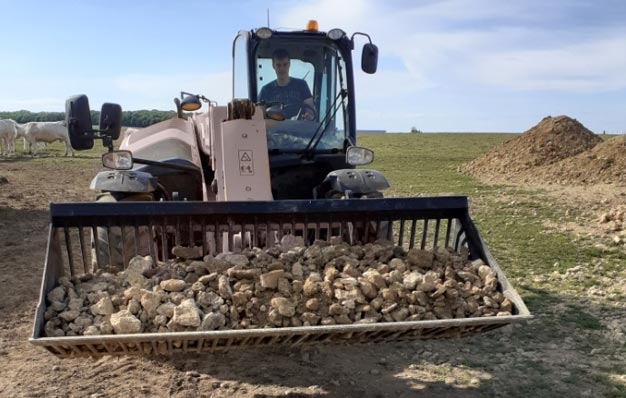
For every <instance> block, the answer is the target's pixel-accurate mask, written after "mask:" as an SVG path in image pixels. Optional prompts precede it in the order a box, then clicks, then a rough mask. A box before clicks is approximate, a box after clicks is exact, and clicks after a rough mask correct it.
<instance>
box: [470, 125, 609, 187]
mask: <svg viewBox="0 0 626 398" xmlns="http://www.w3.org/2000/svg"><path fill="white" fill-rule="evenodd" d="M600 142H602V139H601V138H600V137H598V136H597V135H595V134H594V133H593V132H592V131H590V130H588V129H587V128H586V127H585V126H583V125H582V124H581V123H579V122H578V121H577V120H575V119H572V118H570V117H568V116H557V117H551V116H547V117H545V118H543V120H541V122H539V123H538V124H537V125H536V126H534V127H533V128H531V129H530V130H528V131H525V132H524V133H523V134H521V135H519V136H517V137H515V138H513V139H511V140H509V141H506V142H504V143H503V144H501V145H499V146H498V147H496V148H495V149H493V150H492V151H490V152H488V153H486V154H484V155H483V156H481V157H479V158H476V159H474V160H472V161H470V162H468V163H466V164H464V165H463V166H462V167H461V171H463V172H464V173H467V174H470V175H473V176H475V177H479V178H484V179H487V180H505V181H506V180H508V181H520V180H522V181H523V180H525V179H526V177H528V176H533V175H534V172H535V170H536V169H537V168H539V167H542V166H544V167H545V166H548V165H552V164H555V163H558V162H560V161H561V160H563V159H567V158H570V157H572V156H575V155H578V154H580V153H582V152H585V151H587V150H589V149H591V148H593V147H595V146H596V145H597V144H598V143H600Z"/></svg>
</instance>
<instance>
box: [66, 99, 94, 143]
mask: <svg viewBox="0 0 626 398" xmlns="http://www.w3.org/2000/svg"><path fill="white" fill-rule="evenodd" d="M65 123H66V124H67V132H68V134H69V136H70V143H71V144H72V148H74V149H76V150H77V151H80V150H84V149H91V148H93V137H94V131H93V126H92V124H91V111H90V110H89V100H88V99H87V96H86V95H84V94H80V95H75V96H73V97H70V98H68V99H67V101H65Z"/></svg>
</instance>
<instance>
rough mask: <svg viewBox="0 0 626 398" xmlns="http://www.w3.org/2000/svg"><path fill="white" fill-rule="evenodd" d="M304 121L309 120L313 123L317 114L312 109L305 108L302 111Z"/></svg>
mask: <svg viewBox="0 0 626 398" xmlns="http://www.w3.org/2000/svg"><path fill="white" fill-rule="evenodd" d="M302 120H307V121H309V122H312V121H313V120H315V112H313V110H312V109H310V108H308V107H305V108H304V109H303V110H302Z"/></svg>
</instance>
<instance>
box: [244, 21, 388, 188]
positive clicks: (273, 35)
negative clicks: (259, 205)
mask: <svg viewBox="0 0 626 398" xmlns="http://www.w3.org/2000/svg"><path fill="white" fill-rule="evenodd" d="M355 35H363V36H365V37H367V39H368V40H369V36H367V35H365V34H362V33H355V34H353V35H352V37H349V36H347V34H346V33H345V32H344V31H343V30H341V29H332V30H330V31H328V32H321V31H319V30H318V29H317V23H316V22H315V21H309V23H308V24H307V26H306V29H304V30H301V31H278V30H272V29H270V28H266V27H263V28H259V29H256V30H252V31H241V32H239V34H238V35H237V36H236V38H235V41H234V46H233V57H234V60H233V61H234V62H233V98H248V99H250V100H251V101H252V102H254V103H256V104H260V105H262V106H263V109H264V110H265V112H264V117H265V124H266V131H267V144H268V150H269V155H270V172H271V175H272V191H273V194H274V197H275V198H284V199H287V198H292V199H296V198H309V197H310V195H311V188H312V187H315V186H318V185H319V184H321V183H322V181H323V180H324V178H325V177H326V176H327V174H328V173H329V172H331V171H333V170H338V169H349V168H353V167H354V166H350V165H348V164H347V163H346V150H347V148H348V147H350V146H355V145H356V118H355V95H354V76H353V64H352V50H353V48H354V36H355ZM277 53H280V54H283V55H284V54H287V56H288V58H287V62H288V65H287V67H288V73H289V77H290V80H291V81H293V80H298V81H299V83H300V86H301V85H302V82H304V84H306V89H308V92H310V99H308V101H307V103H303V101H302V96H300V97H299V96H298V95H296V94H297V93H294V92H293V91H292V92H291V93H287V94H286V95H284V96H283V97H282V99H281V100H277V101H276V100H271V99H270V100H268V99H267V98H264V96H263V95H262V93H263V90H264V87H266V88H265V90H268V88H269V87H271V86H272V85H273V86H276V85H277V78H278V76H277V75H278V73H277V72H278V69H277V67H281V68H284V66H285V65H284V62H285V60H284V59H280V62H281V63H282V64H281V65H277V64H275V60H276V54H277ZM377 57H378V50H377V48H376V46H375V45H373V44H371V42H369V43H367V44H365V46H364V47H363V51H362V60H361V64H362V65H361V66H362V69H363V71H365V72H366V73H374V72H375V71H376V63H377ZM279 89H280V88H279ZM301 90H302V88H300V91H301ZM311 102H312V104H313V107H312V108H313V109H310V106H309V105H310V103H311ZM305 115H306V116H305ZM294 181H298V184H294V183H293V182H294ZM300 190H301V191H300Z"/></svg>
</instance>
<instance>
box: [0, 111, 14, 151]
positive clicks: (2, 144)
mask: <svg viewBox="0 0 626 398" xmlns="http://www.w3.org/2000/svg"><path fill="white" fill-rule="evenodd" d="M17 126H18V124H17V123H16V122H15V120H12V119H3V120H0V155H2V156H4V155H9V154H11V153H15V140H16V139H17V134H18V128H17Z"/></svg>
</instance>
